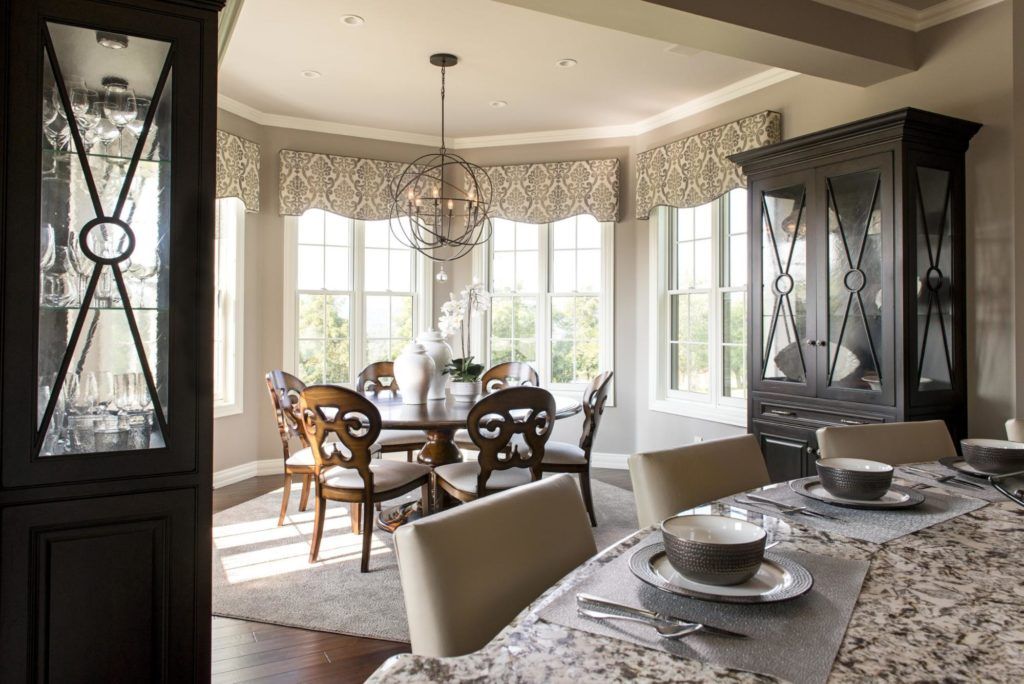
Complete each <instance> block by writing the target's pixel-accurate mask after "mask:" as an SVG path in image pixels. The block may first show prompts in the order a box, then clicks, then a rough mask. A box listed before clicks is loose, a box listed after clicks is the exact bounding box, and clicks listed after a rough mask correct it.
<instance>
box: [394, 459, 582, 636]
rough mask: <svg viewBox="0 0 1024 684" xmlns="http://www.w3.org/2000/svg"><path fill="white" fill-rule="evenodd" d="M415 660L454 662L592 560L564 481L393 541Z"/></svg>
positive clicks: (521, 490)
mask: <svg viewBox="0 0 1024 684" xmlns="http://www.w3.org/2000/svg"><path fill="white" fill-rule="evenodd" d="M395 547H396V550H397V554H398V569H399V572H400V573H401V578H402V590H403V593H404V594H405V608H406V612H407V613H408V616H409V633H410V636H411V641H412V652H413V653H415V654H417V655H425V656H457V655H463V654H466V653H472V652H473V651H476V650H478V649H480V648H482V647H483V646H484V645H486V644H487V642H489V641H490V640H491V639H493V638H494V636H495V635H496V634H497V633H498V632H500V631H501V630H502V629H503V628H504V627H505V626H506V625H507V624H508V623H510V622H511V621H512V620H513V618H515V616H516V615H517V614H519V612H520V611H522V610H523V609H524V608H526V607H527V606H528V605H529V604H530V603H531V602H533V601H534V600H535V599H536V598H537V597H538V596H540V595H541V594H542V593H544V591H546V590H547V589H548V588H549V587H551V586H552V585H553V584H555V583H556V582H557V581H558V580H559V579H561V578H562V577H564V576H565V575H566V574H568V573H569V572H570V571H571V570H573V569H575V568H576V567H578V566H579V565H580V564H582V563H583V562H584V561H586V560H587V559H589V558H590V557H591V556H593V555H594V554H595V553H596V552H597V548H596V546H595V544H594V536H593V534H592V533H591V531H590V520H589V518H588V517H587V511H586V509H585V508H584V506H583V499H582V498H581V497H580V493H579V489H578V488H577V487H576V483H575V482H573V480H572V478H571V477H570V476H568V475H556V476H554V477H550V478H547V479H545V480H542V481H540V482H534V483H531V484H528V485H523V486H522V487H516V488H514V489H511V490H508V491H506V492H500V493H498V494H493V495H491V496H488V497H485V498H483V499H480V500H478V501H474V502H473V503H470V504H467V505H464V506H458V507H456V508H453V509H451V510H448V511H445V512H443V513H438V514H435V515H431V516H428V517H426V518H421V519H420V520H417V521H416V522H414V523H412V524H409V525H403V526H402V527H400V528H398V531H397V532H396V533H395Z"/></svg>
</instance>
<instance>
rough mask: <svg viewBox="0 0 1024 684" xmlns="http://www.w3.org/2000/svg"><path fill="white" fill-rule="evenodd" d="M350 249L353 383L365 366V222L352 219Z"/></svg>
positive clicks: (349, 350)
mask: <svg viewBox="0 0 1024 684" xmlns="http://www.w3.org/2000/svg"><path fill="white" fill-rule="evenodd" d="M351 225H352V240H351V244H352V249H351V250H350V252H349V259H350V262H349V265H350V268H349V273H351V274H352V282H351V283H349V323H348V326H349V335H348V358H349V369H348V375H349V377H348V379H349V382H351V383H353V384H354V383H355V379H356V376H357V375H358V374H359V371H361V370H362V369H363V368H364V367H365V366H366V363H365V361H366V358H365V355H366V335H365V331H366V320H365V319H366V301H365V298H366V293H365V291H364V282H365V268H366V254H365V236H364V231H365V223H364V222H363V221H356V220H353V221H352V224H351Z"/></svg>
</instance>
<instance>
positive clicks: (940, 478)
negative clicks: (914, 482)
mask: <svg viewBox="0 0 1024 684" xmlns="http://www.w3.org/2000/svg"><path fill="white" fill-rule="evenodd" d="M903 469H904V470H906V471H907V472H909V473H911V474H913V475H918V476H923V477H928V478H930V479H933V480H935V481H936V482H940V483H942V484H949V485H953V486H960V487H970V488H971V489H985V487H984V486H983V485H980V484H978V483H977V482H971V481H969V480H964V479H961V478H960V476H959V475H938V474H936V473H931V472H928V471H927V470H923V469H921V468H913V467H908V466H903Z"/></svg>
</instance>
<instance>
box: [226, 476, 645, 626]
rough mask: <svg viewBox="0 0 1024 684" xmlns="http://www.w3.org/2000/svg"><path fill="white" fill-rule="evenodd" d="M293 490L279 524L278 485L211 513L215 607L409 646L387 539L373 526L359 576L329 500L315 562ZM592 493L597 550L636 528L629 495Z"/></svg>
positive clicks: (358, 547) (354, 551)
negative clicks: (367, 558) (366, 563)
mask: <svg viewBox="0 0 1024 684" xmlns="http://www.w3.org/2000/svg"><path fill="white" fill-rule="evenodd" d="M300 491H301V485H299V484H296V485H295V486H294V488H293V490H292V493H291V497H290V500H289V506H288V509H289V515H288V516H287V517H286V518H285V524H284V525H283V526H281V527H278V526H277V516H278V513H279V512H280V508H281V490H280V489H277V490H275V491H273V492H269V493H267V494H264V495H263V496H260V497H257V498H255V499H252V500H250V501H247V502H245V503H243V504H239V505H238V506H234V507H233V508H229V509H227V510H225V511H221V512H220V513H217V514H216V515H214V516H213V613H214V614H215V615H220V616H224V617H233V618H241V619H243V620H253V621H256V622H269V623H273V624H278V625H286V626H289V627H301V628H304V629H315V630H318V631H322V632H337V633H340V634H350V635H354V636H362V637H372V638H377V639H390V640H392V641H405V642H408V641H409V627H408V624H407V622H406V617H405V604H404V603H403V599H402V585H401V582H400V580H399V577H398V565H397V563H396V561H395V554H394V547H393V545H392V541H391V535H390V534H388V533H386V532H381V531H380V530H375V531H374V535H373V544H372V546H371V553H370V572H368V573H365V574H363V573H360V572H359V558H360V553H361V551H362V539H361V537H360V536H359V535H355V534H352V531H351V521H350V519H349V513H348V505H347V504H338V503H335V502H329V503H328V504H327V519H326V521H325V524H324V537H323V541H322V542H321V545H320V559H319V560H318V561H317V562H316V563H314V564H310V563H308V556H309V541H310V537H311V534H312V529H313V510H312V500H311V501H310V504H311V505H310V507H309V508H308V509H307V510H306V511H305V512H304V513H300V512H299V510H298V501H299V493H300ZM593 496H594V506H595V508H596V509H597V527H596V528H593V529H594V538H595V541H596V542H597V548H598V549H602V548H605V547H606V546H610V545H611V544H614V543H615V542H617V541H619V540H620V539H622V538H623V537H625V536H627V535H628V534H630V533H632V532H635V531H636V529H637V522H636V508H635V506H634V503H633V494H632V493H631V492H628V491H626V490H624V489H620V488H619V487H615V486H612V485H608V484H605V483H603V482H598V481H597V480H593ZM311 498H312V497H311Z"/></svg>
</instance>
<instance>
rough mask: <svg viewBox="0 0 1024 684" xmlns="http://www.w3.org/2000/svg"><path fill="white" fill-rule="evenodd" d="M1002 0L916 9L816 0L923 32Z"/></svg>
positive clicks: (876, 0) (885, 2) (862, 0)
mask: <svg viewBox="0 0 1024 684" xmlns="http://www.w3.org/2000/svg"><path fill="white" fill-rule="evenodd" d="M1002 1H1003V0H945V2H940V3H938V4H936V5H932V6H931V7H928V8H925V9H923V10H915V9H912V8H910V7H907V6H906V5H900V4H898V3H895V2H892V1H891V0H814V2H817V3H818V4H821V5H828V6H829V7H834V8H835V9H838V10H842V11H844V12H849V13H850V14H856V15H859V16H862V17H865V18H867V19H874V20H875V21H880V22H882V23H885V24H890V25H892V26H897V27H899V28H902V29H907V30H910V31H923V30H924V29H927V28H931V27H932V26H937V25H939V24H942V23H945V22H947V21H951V20H953V19H958V18H960V17H962V16H964V15H966V14H970V13H971V12H977V11H978V10H981V9H985V8H986V7H990V6H992V5H995V4H998V3H1000V2H1002Z"/></svg>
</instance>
